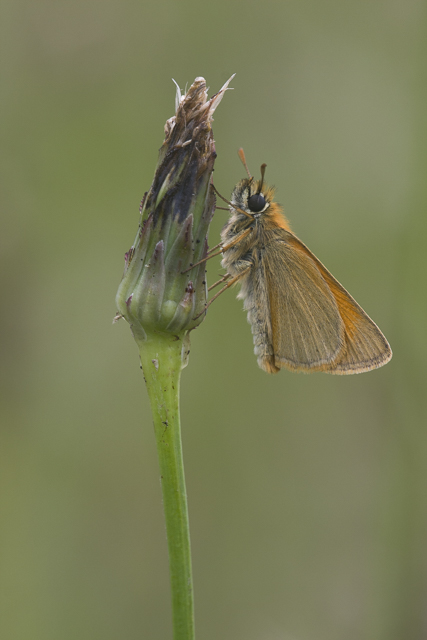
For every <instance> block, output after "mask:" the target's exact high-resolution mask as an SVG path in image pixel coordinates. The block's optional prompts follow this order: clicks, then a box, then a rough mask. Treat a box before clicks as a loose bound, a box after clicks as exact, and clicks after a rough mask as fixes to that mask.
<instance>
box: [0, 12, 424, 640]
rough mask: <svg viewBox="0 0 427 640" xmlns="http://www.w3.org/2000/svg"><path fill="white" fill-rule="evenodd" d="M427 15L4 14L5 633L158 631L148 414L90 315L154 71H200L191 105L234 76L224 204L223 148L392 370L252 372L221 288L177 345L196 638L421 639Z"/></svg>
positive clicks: (225, 121) (110, 338)
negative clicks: (182, 359) (380, 345)
mask: <svg viewBox="0 0 427 640" xmlns="http://www.w3.org/2000/svg"><path fill="white" fill-rule="evenodd" d="M426 13H427V7H426V4H425V2H422V1H421V0H388V1H384V0H382V1H380V0H373V1H366V0H362V1H360V0H350V1H348V2H339V1H338V0H326V1H323V2H316V1H315V0H280V1H279V0H276V1H274V0H266V1H265V2H253V1H252V0H247V1H246V2H237V1H234V0H231V1H228V2H227V1H225V0H217V1H216V2H215V3H207V2H201V1H199V2H196V1H195V0H181V1H180V2H173V1H171V0H159V1H158V2H156V3H154V2H135V1H132V0H122V1H120V2H119V0H104V1H103V2H100V1H95V0H87V1H86V2H80V1H75V2H58V1H54V0H39V2H36V3H35V2H29V1H28V0H18V1H17V2H12V1H11V0H8V2H6V4H4V5H3V10H2V18H1V23H2V35H1V41H2V54H1V71H2V79H1V91H2V124H1V130H2V144H1V153H2V177H3V187H2V200H3V204H2V213H1V216H2V224H1V227H2V230H1V235H0V243H1V260H2V266H1V272H0V273H1V281H2V294H1V299H2V312H1V316H0V321H1V325H2V328H1V332H0V338H1V342H2V347H1V367H2V383H1V393H2V399H1V449H0V450H1V475H2V479H1V485H0V493H1V501H2V507H1V511H2V515H1V544H0V550H1V551H0V553H1V556H2V559H1V564H2V567H1V572H0V576H1V577H0V581H1V599H2V605H1V609H2V614H1V617H0V635H1V637H2V638H5V639H6V638H7V640H38V639H40V640H58V639H59V638H60V639H61V640H75V639H76V638H79V640H86V639H87V640H98V639H99V640H101V639H102V640H123V639H126V640H137V639H138V640H139V639H141V638H142V639H144V640H167V639H168V638H171V620H170V604H169V578H168V565H167V548H166V539H165V530H164V523H163V514H162V504H161V495H160V483H159V478H158V469H157V459H156V450H155V442H154V435H153V431H152V423H151V416H150V409H149V405H148V400H147V395H146V392H145V389H144V383H143V379H142V374H141V372H140V369H139V362H138V353H137V348H136V345H135V344H134V341H133V339H132V337H131V334H130V331H129V328H128V326H127V325H126V323H125V322H121V323H119V324H118V325H114V326H113V325H112V324H111V321H112V318H113V316H114V314H115V311H116V309H115V305H114V297H115V293H116V289H117V286H118V283H119V280H120V277H121V273H122V269H123V256H124V253H125V251H126V250H127V249H128V248H129V246H130V245H131V243H132V241H133V238H134V235H135V231H136V227H137V224H138V215H139V211H138V208H139V201H140V199H141V197H142V195H143V193H144V191H145V190H147V189H148V188H149V186H150V183H151V179H152V176H153V172H154V167H155V164H156V158H157V150H158V148H159V147H160V145H161V143H162V140H163V125H164V122H165V120H166V119H167V118H169V117H170V116H171V115H173V111H174V97H175V87H174V85H173V83H172V81H171V78H172V77H173V78H175V80H176V81H177V82H178V83H179V85H180V86H181V87H182V88H183V89H184V86H185V84H186V83H191V82H192V81H193V80H194V78H195V77H196V76H199V75H202V76H204V77H205V78H206V80H207V82H208V85H209V86H210V87H211V92H210V93H211V94H212V93H214V92H215V91H217V90H218V89H219V88H220V87H221V86H222V84H223V83H224V82H225V81H226V80H227V78H228V77H229V76H230V75H231V74H232V73H236V74H237V75H236V77H235V79H234V81H233V83H232V86H233V87H234V90H233V91H229V92H227V94H226V96H225V98H224V100H223V102H222V103H221V105H220V107H219V108H218V110H217V112H216V114H215V123H214V134H215V139H216V146H217V152H218V160H217V163H216V169H215V183H216V186H217V188H218V189H219V190H220V192H221V193H223V194H224V195H228V194H230V192H231V190H232V188H233V186H234V184H235V183H236V182H237V181H238V180H239V179H240V178H242V177H244V171H243V168H242V166H241V164H240V162H239V160H238V157H237V154H236V151H237V149H238V148H239V147H240V146H243V147H244V149H245V152H246V155H247V159H248V163H249V166H250V168H251V171H252V172H253V173H255V172H257V171H258V167H259V165H260V164H261V163H262V162H266V163H267V165H268V168H267V177H268V181H269V182H270V183H273V184H275V185H276V186H277V187H278V193H277V196H278V200H279V201H280V202H281V203H283V204H284V205H285V208H286V212H287V215H288V217H289V218H290V220H291V223H292V226H293V229H294V231H295V232H296V233H297V234H298V235H299V236H300V237H301V238H302V240H303V241H304V242H305V243H306V244H307V245H308V246H309V247H310V248H311V249H312V251H314V252H315V253H316V255H317V256H318V257H319V258H320V259H321V260H322V261H323V262H324V263H325V264H326V266H327V267H328V268H329V269H330V270H331V271H332V273H334V275H335V276H336V277H337V278H338V279H339V280H340V281H341V282H342V283H343V284H344V286H345V287H346V288H348V290H349V291H350V292H351V293H352V295H353V296H354V297H355V298H356V299H357V300H358V302H359V303H360V304H361V305H362V306H363V307H364V308H365V309H366V310H367V312H368V313H369V314H370V315H371V316H372V317H373V318H374V320H375V321H376V322H377V323H378V324H379V326H380V327H381V329H382V330H383V331H384V333H385V334H386V336H387V337H388V339H389V340H390V342H391V345H392V348H393V351H394V358H393V360H392V361H391V363H390V364H388V365H387V366H386V367H385V368H383V369H380V370H377V371H374V372H371V373H368V374H364V375H361V376H349V377H339V376H337V377H335V376H327V375H323V374H315V375H312V376H305V375H295V374H291V373H288V372H286V371H283V372H281V373H280V374H279V375H277V376H268V375H267V374H265V373H263V372H262V371H261V370H259V369H258V367H257V365H256V359H255V357H254V355H253V348H252V336H251V332H250V327H249V326H248V325H247V322H246V317H245V314H244V313H243V311H242V303H241V302H240V301H237V300H236V298H235V294H236V291H235V290H234V292H231V293H229V294H227V295H224V296H222V297H221V298H220V299H219V300H218V302H216V303H215V305H213V307H212V309H211V310H210V312H209V314H208V317H207V319H206V321H205V322H204V323H203V324H202V326H201V327H200V328H199V329H198V330H197V331H195V332H194V333H193V335H192V353H191V357H190V364H189V366H188V367H187V369H186V370H185V371H184V373H183V380H182V422H183V438H184V457H185V467H186V476H187V483H188V495H189V508H190V522H191V534H192V547H193V566H194V579H195V594H196V629H197V636H198V638H201V639H202V638H203V640H217V639H218V638H221V639H222V640H236V639H242V640H243V639H244V640H342V639H343V638H345V639H346V640H402V639H403V638H404V639H405V640H424V639H425V638H426V637H427V515H426V509H427V419H426V418H427V411H426V407H427V399H426V395H427V392H426V365H425V362H426V358H427V327H426V319H427V313H426V312H427V305H426V275H427V257H426V256H427V254H426V249H425V243H426V228H427V224H426V206H427V180H426V169H427V154H426V149H427V131H426V119H425V104H426V97H427V96H426V94H427V90H426V87H427V83H426V69H427V67H426V54H427V29H426V26H427V20H426V18H427V16H426ZM226 215H227V214H226V213H225V212H223V211H218V212H217V214H216V215H215V220H214V222H213V224H212V226H211V235H210V244H211V245H214V244H216V243H217V242H218V240H219V232H220V229H221V227H222V225H223V224H224V221H225V219H226ZM218 273H220V266H219V260H218V261H216V262H215V261H214V260H213V261H212V263H211V264H210V265H209V279H210V282H211V283H212V282H213V281H214V280H216V279H217V277H218Z"/></svg>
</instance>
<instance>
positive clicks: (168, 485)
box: [138, 334, 194, 640]
mask: <svg viewBox="0 0 427 640" xmlns="http://www.w3.org/2000/svg"><path fill="white" fill-rule="evenodd" d="M138 347H139V352H140V357H141V365H142V369H143V372H144V377H145V382H146V384H147V390H148V395H149V398H150V402H151V409H152V412H153V419H154V430H155V434H156V441H157V453H158V457H159V465H160V478H161V485H162V494H163V507H164V511H165V520H166V532H167V538H168V549H169V569H170V577H171V590H172V618H173V630H174V636H173V637H174V640H194V604H193V579H192V574H191V553H190V530H189V525H188V509H187V494H186V490H185V479H184V464H183V459H182V446H181V426H180V415H179V384H180V377H181V369H182V366H183V361H182V355H181V354H182V348H183V341H182V340H181V339H178V338H177V336H172V335H170V334H169V335H165V334H154V335H153V334H151V335H150V336H148V338H147V340H144V341H138Z"/></svg>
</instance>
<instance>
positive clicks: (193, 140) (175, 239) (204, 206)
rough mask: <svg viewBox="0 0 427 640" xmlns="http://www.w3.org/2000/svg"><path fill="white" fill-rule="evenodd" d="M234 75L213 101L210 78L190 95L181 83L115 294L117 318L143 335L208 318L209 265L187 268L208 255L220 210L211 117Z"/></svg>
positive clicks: (179, 331)
mask: <svg viewBox="0 0 427 640" xmlns="http://www.w3.org/2000/svg"><path fill="white" fill-rule="evenodd" d="M232 77H233V76H232ZM231 79H232V78H230V80H231ZM230 80H229V81H228V82H226V84H225V85H224V86H223V87H222V89H221V90H220V91H219V92H218V93H217V94H215V95H214V96H213V97H212V98H211V99H210V100H208V98H207V89H206V82H205V80H204V78H196V79H195V81H194V82H193V84H192V85H191V87H190V88H189V90H188V92H187V93H186V94H185V95H181V91H180V89H179V87H178V86H177V93H176V113H175V115H174V116H173V117H172V118H170V119H169V120H167V122H166V124H165V140H164V142H163V145H162V146H161V148H160V152H159V160H158V163H157V167H156V171H155V174H154V179H153V183H152V185H151V187H150V190H149V191H148V192H147V193H146V194H145V197H144V200H143V202H142V205H141V219H140V224H139V227H138V233H137V236H136V238H135V242H134V244H133V246H132V247H131V248H130V250H129V251H128V252H127V253H126V255H125V271H124V274H123V278H122V281H121V283H120V286H119V290H118V292H117V296H116V304H117V308H118V312H119V314H118V316H117V317H124V318H125V319H126V320H127V321H128V322H129V324H130V325H131V329H132V332H133V334H134V336H135V338H136V339H137V340H144V339H145V338H146V337H147V334H148V333H151V332H157V333H158V332H162V333H171V334H175V335H178V336H182V335H184V334H185V333H187V332H188V331H189V330H191V329H194V327H196V326H197V325H198V324H199V323H200V322H201V321H202V320H203V318H204V314H202V315H201V316H200V317H197V316H199V314H200V312H201V311H202V310H203V308H204V306H205V304H206V298H207V289H206V279H205V264H204V263H202V264H201V265H198V266H196V267H194V268H193V269H190V270H188V269H189V267H191V265H192V264H195V263H197V262H199V261H200V260H203V259H204V258H205V257H206V254H207V248H208V244H207V233H208V227H209V224H210V221H211V219H212V216H213V213H214V209H215V196H214V194H213V192H212V189H211V188H210V179H211V175H212V171H213V166H214V162H215V158H216V152H215V145H214V139H213V133H212V127H211V122H212V115H213V112H214V111H215V109H216V107H217V106H218V104H219V103H220V101H221V99H222V97H223V95H224V93H225V91H226V89H227V87H228V84H229V82H230ZM195 318H196V319H195Z"/></svg>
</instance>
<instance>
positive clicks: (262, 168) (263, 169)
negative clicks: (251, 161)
mask: <svg viewBox="0 0 427 640" xmlns="http://www.w3.org/2000/svg"><path fill="white" fill-rule="evenodd" d="M266 166H267V165H266V164H265V162H264V164H262V165H261V182H260V183H259V187H258V191H257V193H261V189H262V186H263V184H264V175H265V168H266Z"/></svg>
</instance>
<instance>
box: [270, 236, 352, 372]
mask: <svg viewBox="0 0 427 640" xmlns="http://www.w3.org/2000/svg"><path fill="white" fill-rule="evenodd" d="M293 239H295V240H297V239H296V238H295V236H293V234H291V233H289V232H288V231H285V230H282V229H280V231H279V230H278V231H276V233H275V238H274V240H272V242H269V243H268V245H267V246H266V247H265V249H264V252H263V260H262V262H263V271H264V273H265V278H266V283H267V290H268V298H269V305H270V314H271V332H272V344H273V350H274V362H275V365H276V366H277V367H286V368H287V369H291V370H293V371H306V372H314V371H328V370H330V369H331V367H332V366H333V363H335V362H336V361H337V359H338V358H339V357H340V354H341V353H342V351H343V349H344V345H345V340H344V324H343V321H342V319H341V316H340V314H339V311H338V305H337V302H336V299H335V297H334V295H333V294H332V292H331V289H330V287H329V286H328V283H327V282H326V280H325V278H324V277H323V274H322V273H321V271H320V270H319V268H318V266H317V263H316V259H315V258H314V256H312V255H311V254H310V252H309V251H308V249H307V250H304V249H305V248H303V245H302V247H301V248H300V247H299V246H298V244H295V243H294V242H293ZM298 242H299V241H298Z"/></svg>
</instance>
